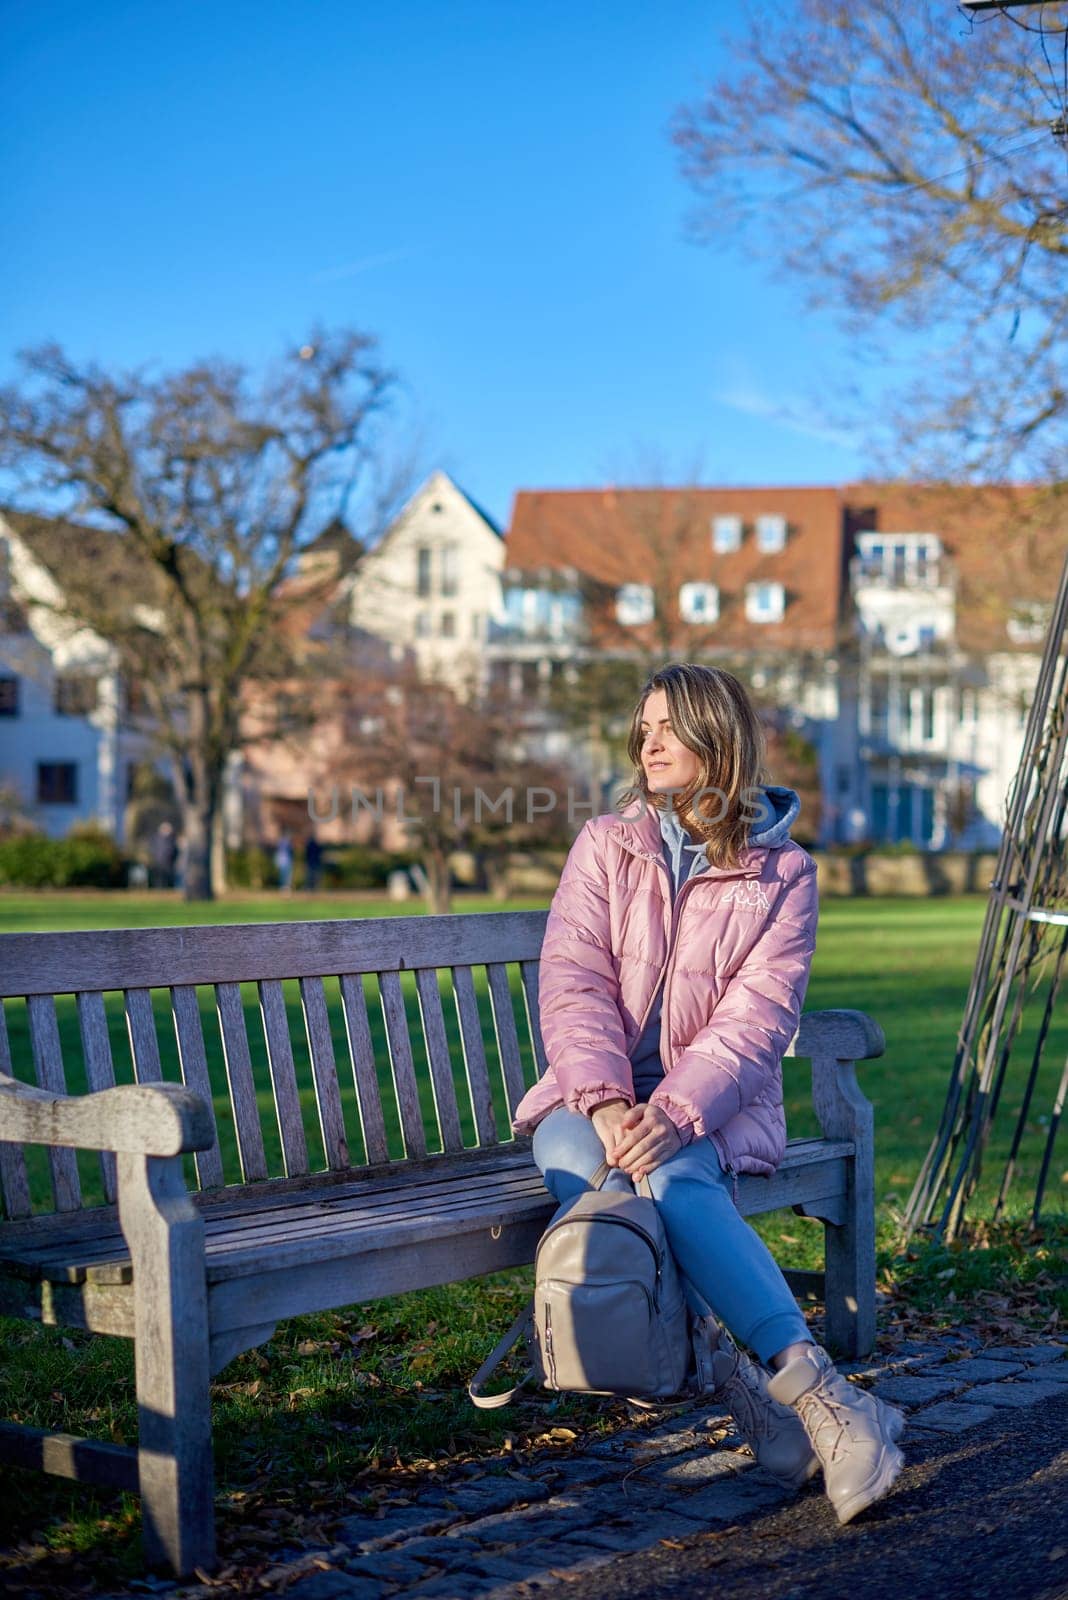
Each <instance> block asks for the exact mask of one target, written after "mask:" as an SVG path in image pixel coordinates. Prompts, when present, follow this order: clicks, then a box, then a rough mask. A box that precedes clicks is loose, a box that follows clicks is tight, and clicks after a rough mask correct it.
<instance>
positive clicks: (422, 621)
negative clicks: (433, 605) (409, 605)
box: [415, 611, 430, 639]
mask: <svg viewBox="0 0 1068 1600" xmlns="http://www.w3.org/2000/svg"><path fill="white" fill-rule="evenodd" d="M415 637H416V638H417V639H429V637H430V612H429V611H417V612H416V613H415Z"/></svg>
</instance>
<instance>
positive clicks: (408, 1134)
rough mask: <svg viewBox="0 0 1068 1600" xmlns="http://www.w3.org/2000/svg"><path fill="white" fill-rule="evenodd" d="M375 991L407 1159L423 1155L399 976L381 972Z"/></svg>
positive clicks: (416, 1089) (423, 1137)
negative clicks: (377, 997)
mask: <svg viewBox="0 0 1068 1600" xmlns="http://www.w3.org/2000/svg"><path fill="white" fill-rule="evenodd" d="M378 992H379V995H380V996H381V999H382V1016H383V1019H384V1021H385V1024H386V1039H387V1041H388V1043H389V1061H390V1066H391V1067H392V1069H393V1087H394V1090H395V1092H396V1096H397V1110H398V1111H399V1112H400V1120H401V1130H402V1132H403V1134H404V1148H405V1152H406V1153H407V1155H409V1156H425V1155H426V1131H425V1129H424V1127H423V1114H422V1111H421V1109H420V1105H419V1085H418V1083H417V1082H416V1079H415V1063H414V1061H413V1060H412V1046H411V1040H410V1039H409V1037H408V1018H407V1015H406V1013H405V1010H404V993H403V990H402V989H401V981H400V976H399V974H397V973H396V972H383V973H382V974H381V975H380V976H379V980H378Z"/></svg>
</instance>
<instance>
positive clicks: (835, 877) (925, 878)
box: [507, 850, 997, 897]
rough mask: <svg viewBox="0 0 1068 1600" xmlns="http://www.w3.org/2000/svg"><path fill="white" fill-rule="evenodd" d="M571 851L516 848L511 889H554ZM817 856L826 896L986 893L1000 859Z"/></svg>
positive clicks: (945, 854) (956, 854) (948, 854)
mask: <svg viewBox="0 0 1068 1600" xmlns="http://www.w3.org/2000/svg"><path fill="white" fill-rule="evenodd" d="M566 856H567V852H566V851H564V850H544V851H539V852H537V853H533V852H529V853H528V852H520V851H515V852H513V854H512V855H511V856H510V857H509V860H508V876H507V882H508V892H509V893H510V894H552V892H553V890H554V889H555V888H556V885H557V883H558V881H559V878H560V873H561V871H562V869H563V865H564V861H565V859H566ZM813 856H814V857H815V860H816V864H817V869H818V872H819V884H820V893H821V894H823V895H827V896H849V895H907V896H913V897H920V896H926V895H952V894H985V893H986V892H987V890H988V889H989V888H990V882H991V879H992V878H993V876H994V869H995V867H996V865H997V857H996V856H995V855H993V854H989V853H983V854H979V853H975V852H964V851H952V850H946V851H942V852H940V853H938V854H934V853H931V854H922V853H920V852H917V853H916V854H915V855H880V854H879V853H878V852H876V851H870V852H869V853H868V854H867V855H850V854H846V853H845V852H839V851H834V850H819V851H813Z"/></svg>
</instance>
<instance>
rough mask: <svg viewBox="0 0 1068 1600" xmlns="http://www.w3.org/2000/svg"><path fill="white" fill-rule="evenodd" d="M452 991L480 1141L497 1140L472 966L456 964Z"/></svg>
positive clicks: (482, 1142) (492, 1142) (469, 1091)
mask: <svg viewBox="0 0 1068 1600" xmlns="http://www.w3.org/2000/svg"><path fill="white" fill-rule="evenodd" d="M452 983H453V992H454V994H455V996H456V1015H457V1020H458V1021H459V1024H460V1044H461V1047H462V1049H463V1055H464V1070H465V1072H466V1074H467V1092H468V1094H469V1095H470V1097H471V1114H472V1116H473V1117H474V1119H475V1131H476V1133H477V1134H478V1142H479V1144H496V1143H497V1118H496V1116H495V1115H494V1112H493V1094H492V1091H491V1089H490V1081H489V1067H488V1065H487V1063H486V1046H485V1044H484V1043H483V1040H482V1020H481V1018H480V1017H479V1014H478V998H477V996H476V994H475V979H474V974H473V973H472V971H471V968H470V967H453V969H452Z"/></svg>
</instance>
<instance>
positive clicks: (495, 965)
mask: <svg viewBox="0 0 1068 1600" xmlns="http://www.w3.org/2000/svg"><path fill="white" fill-rule="evenodd" d="M486 977H487V979H488V981H489V990H490V999H491V1000H492V1002H493V1022H494V1026H495V1028H496V1030H497V1050H498V1052H499V1054H500V1058H501V1071H502V1073H503V1074H504V1088H505V1093H506V1095H507V1097H508V1114H509V1116H513V1117H514V1116H515V1108H516V1106H517V1105H518V1104H519V1102H520V1100H521V1099H522V1098H523V1095H524V1094H525V1093H526V1084H525V1083H524V1082H523V1061H522V1057H521V1056H520V1053H519V1034H518V1032H517V1030H516V1025H515V1011H514V1010H513V1009H512V991H511V988H510V986H509V983H508V968H507V967H506V966H505V964H504V962H503V961H489V962H487V963H486Z"/></svg>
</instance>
